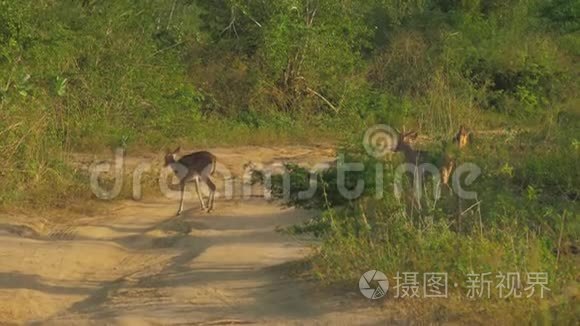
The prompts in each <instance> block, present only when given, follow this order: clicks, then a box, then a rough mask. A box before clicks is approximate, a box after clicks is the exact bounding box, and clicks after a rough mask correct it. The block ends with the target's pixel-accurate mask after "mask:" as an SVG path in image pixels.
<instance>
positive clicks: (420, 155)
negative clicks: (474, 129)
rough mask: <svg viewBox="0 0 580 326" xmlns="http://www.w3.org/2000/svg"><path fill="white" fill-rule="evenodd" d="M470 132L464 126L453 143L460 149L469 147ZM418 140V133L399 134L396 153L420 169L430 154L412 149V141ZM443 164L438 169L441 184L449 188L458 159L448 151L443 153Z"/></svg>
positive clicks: (420, 171) (422, 172)
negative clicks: (399, 153)
mask: <svg viewBox="0 0 580 326" xmlns="http://www.w3.org/2000/svg"><path fill="white" fill-rule="evenodd" d="M469 136H470V132H468V131H467V129H466V128H465V127H464V126H461V127H460V128H459V131H458V132H457V134H456V135H455V137H454V138H453V143H454V144H456V145H457V148H458V149H460V150H461V149H462V148H464V147H465V146H467V144H468V142H469ZM416 138H417V132H416V131H409V132H403V133H401V132H399V139H398V141H397V146H396V147H395V152H402V153H403V155H404V156H405V162H406V163H410V164H414V165H416V166H417V167H418V168H420V166H421V164H423V163H427V162H428V161H429V160H430V158H429V153H428V152H425V151H421V150H415V149H413V148H412V147H411V145H410V143H409V142H410V141H411V140H415V139H416ZM440 162H441V163H439V164H438V166H437V169H438V170H439V173H440V177H441V183H442V184H444V185H446V186H447V187H449V179H450V178H451V175H452V172H453V169H454V168H455V165H456V159H455V158H453V157H452V156H451V155H450V153H449V152H448V151H447V150H446V151H445V152H444V153H443V159H442V161H440ZM420 169H421V170H419V171H417V172H418V173H420V174H421V175H423V174H424V173H425V171H424V170H423V168H420Z"/></svg>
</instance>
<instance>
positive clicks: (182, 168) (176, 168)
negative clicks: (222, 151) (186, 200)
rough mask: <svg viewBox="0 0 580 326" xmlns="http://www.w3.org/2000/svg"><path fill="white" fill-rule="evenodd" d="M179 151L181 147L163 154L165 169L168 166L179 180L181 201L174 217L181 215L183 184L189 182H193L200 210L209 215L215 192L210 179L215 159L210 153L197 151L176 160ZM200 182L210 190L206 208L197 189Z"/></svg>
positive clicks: (213, 170)
mask: <svg viewBox="0 0 580 326" xmlns="http://www.w3.org/2000/svg"><path fill="white" fill-rule="evenodd" d="M180 149H181V147H177V149H176V150H174V151H172V152H167V153H166V154H165V167H167V166H170V167H171V169H172V170H173V173H174V174H175V175H176V176H177V178H178V179H179V187H180V191H181V200H180V202H179V209H178V210H177V214H176V216H179V215H181V213H182V211H183V194H184V191H185V183H186V182H188V181H190V180H193V181H194V182H195V190H196V192H197V197H198V198H199V202H200V204H201V209H202V210H203V211H206V212H207V213H209V212H210V211H211V210H212V209H213V202H214V195H215V191H216V186H215V184H214V183H213V182H212V181H211V178H210V177H211V176H212V175H213V173H214V172H215V168H216V157H215V155H213V154H212V153H210V152H207V151H199V152H193V153H191V154H187V155H184V156H182V157H181V158H179V159H177V154H178V153H179V151H180ZM200 181H201V182H204V183H205V184H206V185H207V186H208V188H209V190H210V194H209V198H208V203H207V206H206V205H205V203H204V201H203V198H202V195H201V192H200V189H199V183H200Z"/></svg>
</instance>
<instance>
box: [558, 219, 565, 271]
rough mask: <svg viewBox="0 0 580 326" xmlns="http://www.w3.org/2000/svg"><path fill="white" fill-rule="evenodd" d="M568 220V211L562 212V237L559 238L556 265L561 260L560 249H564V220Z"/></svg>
mask: <svg viewBox="0 0 580 326" xmlns="http://www.w3.org/2000/svg"><path fill="white" fill-rule="evenodd" d="M565 220H566V211H564V213H562V227H561V228H560V237H559V239H558V254H557V255H556V266H557V265H558V262H559V261H560V251H562V234H563V233H564V221H565Z"/></svg>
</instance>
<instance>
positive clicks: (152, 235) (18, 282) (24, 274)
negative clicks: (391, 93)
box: [0, 146, 405, 325]
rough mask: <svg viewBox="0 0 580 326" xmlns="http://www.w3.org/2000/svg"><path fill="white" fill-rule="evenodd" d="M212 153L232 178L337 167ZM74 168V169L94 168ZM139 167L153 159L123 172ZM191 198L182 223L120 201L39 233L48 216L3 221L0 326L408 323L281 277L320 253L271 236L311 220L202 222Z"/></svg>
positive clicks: (355, 298)
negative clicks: (245, 168) (299, 166)
mask: <svg viewBox="0 0 580 326" xmlns="http://www.w3.org/2000/svg"><path fill="white" fill-rule="evenodd" d="M211 151H212V152H214V153H215V154H216V156H217V157H218V160H220V162H221V163H222V164H224V166H227V167H228V169H231V170H232V173H233V174H234V176H239V175H240V173H241V171H242V165H243V164H244V163H245V162H247V161H249V160H250V159H252V161H254V162H262V163H264V164H266V163H271V162H274V161H286V162H296V163H307V164H313V163H316V162H326V161H331V160H332V159H333V158H334V156H333V151H332V150H331V149H329V148H321V147H311V148H309V147H303V146H301V147H285V148H261V147H245V148H236V149H224V148H222V149H212V150H211ZM186 152H187V151H186ZM77 158H78V160H79V164H81V165H82V164H87V163H88V162H89V161H90V160H91V159H97V158H96V157H88V156H86V155H85V156H78V157H77ZM101 159H102V158H101ZM144 159H150V160H154V161H156V160H158V159H159V156H155V155H153V156H149V157H146V156H144V157H133V158H128V160H127V162H131V163H128V165H130V164H133V165H135V164H138V163H139V161H141V160H144ZM218 183H219V181H218ZM220 189H221V190H223V182H222V183H220V184H219V185H218V190H220ZM192 198H194V197H192ZM192 198H190V199H188V200H187V202H186V206H185V211H184V213H183V214H182V215H181V216H179V217H175V216H174V214H175V211H176V209H177V204H178V202H177V200H175V199H167V198H157V199H154V200H151V199H150V200H147V201H124V202H118V201H117V202H114V203H111V204H107V205H111V206H112V209H110V210H108V212H107V213H106V214H100V215H99V214H96V216H90V217H89V216H84V217H80V218H75V219H74V220H73V221H74V222H70V221H69V222H67V223H47V222H46V221H47V219H48V220H49V219H50V216H48V217H47V214H48V215H50V213H47V212H39V216H42V217H43V218H40V217H38V218H36V217H35V216H7V215H5V216H0V261H1V264H0V324H23V323H27V324H42V325H45V324H46V325H230V324H269V325H272V324H296V325H302V324H322V325H326V324H328V325H352V324H365V325H374V324H385V323H388V324H393V323H396V324H398V323H401V324H405V323H404V322H402V321H398V320H397V319H396V318H393V315H392V314H390V313H387V312H386V311H385V310H383V309H382V308H377V304H374V303H372V302H370V301H368V300H366V299H364V298H362V296H361V295H360V294H359V293H357V291H356V285H355V284H353V288H352V289H350V290H345V289H342V290H340V289H335V290H331V289H328V288H323V287H321V286H319V285H317V284H316V283H314V282H311V281H306V280H301V279H299V278H295V277H292V276H291V275H290V274H289V269H290V268H289V266H291V265H292V262H294V261H298V260H301V259H303V258H304V257H306V256H307V255H308V254H309V253H310V251H311V250H312V247H313V245H316V243H315V241H314V240H313V239H308V238H298V237H292V236H289V235H284V234H282V233H280V232H276V228H277V227H279V226H285V225H291V224H295V223H298V222H300V221H303V220H305V219H307V218H310V217H312V216H314V215H315V214H316V212H314V211H307V210H301V209H296V208H288V207H284V206H281V205H280V203H277V202H272V201H267V200H265V199H264V198H261V197H259V196H255V197H251V198H248V199H242V198H241V197H239V196H238V197H236V196H234V198H233V199H229V200H225V199H224V198H221V199H217V200H216V209H215V210H214V211H213V212H211V213H209V214H208V213H204V212H201V211H200V210H199V202H198V201H197V200H194V199H192Z"/></svg>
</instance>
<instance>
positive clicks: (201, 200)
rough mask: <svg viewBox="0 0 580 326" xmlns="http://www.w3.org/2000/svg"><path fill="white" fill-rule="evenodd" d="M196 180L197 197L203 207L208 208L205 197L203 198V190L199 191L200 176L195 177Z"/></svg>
mask: <svg viewBox="0 0 580 326" xmlns="http://www.w3.org/2000/svg"><path fill="white" fill-rule="evenodd" d="M194 180H195V191H196V192H197V198H199V203H200V204H201V209H203V210H206V208H205V203H204V202H203V198H201V192H200V191H199V177H195V178H194Z"/></svg>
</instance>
